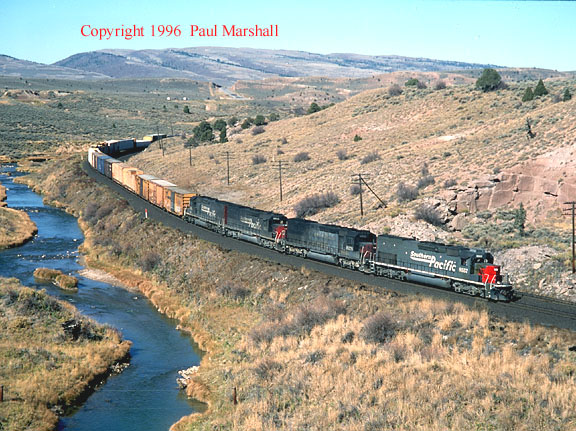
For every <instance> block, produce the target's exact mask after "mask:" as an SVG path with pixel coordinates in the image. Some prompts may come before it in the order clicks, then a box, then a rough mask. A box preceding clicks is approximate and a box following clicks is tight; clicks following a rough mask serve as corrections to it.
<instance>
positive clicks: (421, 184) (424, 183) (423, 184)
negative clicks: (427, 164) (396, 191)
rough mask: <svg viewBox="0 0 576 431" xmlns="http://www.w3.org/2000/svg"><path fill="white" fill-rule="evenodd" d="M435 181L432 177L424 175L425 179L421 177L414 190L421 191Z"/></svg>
mask: <svg viewBox="0 0 576 431" xmlns="http://www.w3.org/2000/svg"><path fill="white" fill-rule="evenodd" d="M435 182H436V180H435V179H434V177H433V176H432V175H426V176H425V177H421V178H420V179H419V180H418V183H417V184H416V188H418V189H423V188H425V187H428V186H429V185H430V184H434V183H435Z"/></svg>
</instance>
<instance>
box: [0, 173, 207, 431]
mask: <svg viewBox="0 0 576 431" xmlns="http://www.w3.org/2000/svg"><path fill="white" fill-rule="evenodd" d="M19 175H20V174H19V173H18V172H17V171H16V167H15V166H12V165H4V166H0V183H2V185H4V186H6V188H7V203H8V207H10V208H15V209H21V210H24V211H26V212H27V213H28V214H29V216H30V218H31V219H32V220H33V221H34V222H35V223H36V225H37V226H38V235H37V236H36V237H35V238H34V239H33V240H32V241H30V242H28V243H26V244H24V245H22V246H20V247H16V248H13V249H8V250H3V251H0V276H2V277H16V278H18V279H20V280H21V282H22V283H23V284H24V285H26V286H30V287H36V288H40V289H46V291H47V292H48V293H49V294H51V295H54V296H56V297H59V298H60V299H63V300H66V301H68V302H70V303H72V304H74V306H75V307H76V308H77V309H78V310H79V311H80V312H81V313H82V314H84V315H87V316H89V317H91V318H92V319H94V320H96V321H98V322H100V323H105V324H108V325H111V326H113V327H115V328H117V329H119V330H120V331H121V332H122V334H123V336H124V338H125V339H128V340H130V341H132V342H133V345H132V348H131V350H130V354H131V361H130V366H129V367H128V368H127V369H126V370H124V371H123V372H122V373H121V374H119V375H115V376H111V377H110V378H109V379H108V380H107V381H106V383H105V384H104V385H102V386H101V387H99V388H98V389H97V390H96V391H95V392H94V393H93V394H92V395H91V396H90V397H89V398H88V400H87V401H86V402H85V403H84V404H83V405H82V406H81V407H79V408H78V409H77V410H76V411H75V412H73V413H72V414H70V415H69V416H66V417H62V418H61V420H60V423H59V424H58V430H78V431H99V430H102V431H114V430H122V431H130V430H134V431H135V430H147V431H155V430H167V429H168V428H169V427H170V425H172V424H173V423H175V422H176V421H178V419H179V418H181V417H182V416H186V415H189V414H192V413H193V412H195V411H202V410H204V408H205V406H204V405H203V404H202V403H198V402H194V401H191V400H188V399H187V398H186V396H185V395H184V394H182V393H181V392H180V391H179V390H178V387H177V384H176V378H177V371H178V370H181V369H185V368H188V367H191V366H193V365H198V364H199V362H200V351H199V349H198V347H197V346H196V345H195V344H194V343H193V341H192V340H191V339H190V338H189V337H188V336H185V335H182V334H181V333H180V332H179V331H177V330H176V322H175V321H173V320H171V319H168V318H166V317H164V316H163V315H161V314H160V313H158V312H157V311H156V309H155V308H154V307H153V306H152V304H151V303H150V302H149V301H148V300H147V299H146V298H145V297H144V296H143V295H142V294H140V293H139V292H138V293H136V292H134V291H129V290H126V289H124V288H122V287H119V286H115V285H112V284H107V283H103V282H100V281H95V280H92V279H89V278H85V277H82V276H80V275H79V274H78V272H79V271H81V270H82V269H83V267H82V266H81V265H80V264H79V262H78V258H79V255H78V246H79V245H80V244H81V243H82V241H83V235H82V231H81V230H80V228H79V226H78V223H77V221H76V219H75V218H74V217H73V216H71V215H69V214H67V213H65V212H64V211H62V210H59V209H57V208H53V207H50V206H46V205H44V204H43V203H42V198H41V197H40V196H39V195H37V194H36V193H34V192H33V191H31V190H30V189H29V188H28V187H27V186H25V185H22V184H17V183H14V182H13V181H12V179H13V178H14V177H17V176H19ZM38 267H46V268H53V269H58V270H60V271H62V272H64V273H65V274H71V275H74V276H76V277H78V281H79V284H78V287H79V289H78V292H77V293H68V292H64V291H62V290H60V289H58V288H57V287H55V286H53V285H51V284H41V283H37V282H36V281H35V280H34V277H33V272H34V270H35V269H36V268H38ZM46 384H49V382H46Z"/></svg>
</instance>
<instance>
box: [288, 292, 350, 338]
mask: <svg viewBox="0 0 576 431" xmlns="http://www.w3.org/2000/svg"><path fill="white" fill-rule="evenodd" d="M344 313H346V306H345V305H344V303H343V302H341V301H337V300H334V299H328V298H326V297H319V298H317V299H316V300H315V301H314V302H312V303H311V304H302V305H300V306H299V307H298V308H297V309H296V311H295V312H294V314H293V316H292V327H293V331H295V332H296V333H303V332H304V333H310V331H311V330H312V328H314V327H315V326H318V325H323V324H324V323H326V322H327V321H328V320H330V319H334V318H336V317H337V316H338V315H340V314H344Z"/></svg>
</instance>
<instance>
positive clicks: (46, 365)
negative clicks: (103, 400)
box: [0, 278, 130, 431]
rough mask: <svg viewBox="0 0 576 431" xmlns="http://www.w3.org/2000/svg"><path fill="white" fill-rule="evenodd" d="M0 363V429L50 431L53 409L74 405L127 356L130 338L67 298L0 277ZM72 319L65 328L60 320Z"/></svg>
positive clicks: (54, 413) (53, 414) (54, 414)
mask: <svg viewBox="0 0 576 431" xmlns="http://www.w3.org/2000/svg"><path fill="white" fill-rule="evenodd" d="M0 305H1V309H2V313H0V333H2V337H1V340H0V363H2V364H3V366H2V370H1V373H0V375H1V382H0V383H1V384H2V385H3V386H4V402H2V403H0V425H1V429H5V430H12V431H18V430H30V429H33V430H38V431H44V430H45V431H51V430H53V429H54V428H55V427H56V424H57V422H58V415H57V413H59V412H64V411H66V410H68V409H70V408H72V407H75V406H77V405H79V404H80V403H81V402H82V401H84V400H85V399H86V397H87V396H88V395H89V394H90V393H91V392H92V391H93V390H94V388H95V387H96V386H97V385H98V384H100V383H101V382H102V381H103V380H105V379H106V378H107V377H108V376H109V375H110V374H112V373H114V371H115V370H118V369H119V367H120V368H121V366H120V365H119V364H123V363H126V362H127V361H128V360H129V350H130V342H128V341H123V340H122V337H121V335H120V333H119V332H118V331H116V330H114V329H112V328H110V327H107V326H104V325H100V324H97V323H96V322H94V321H93V320H91V319H89V318H87V317H85V316H82V315H80V314H79V313H78V311H77V310H76V309H75V308H74V307H73V306H72V305H70V304H69V303H67V302H65V301H61V300H57V299H55V298H53V297H51V296H49V295H47V294H46V293H45V292H42V291H36V290H33V289H30V288H27V287H24V286H22V285H21V284H20V283H19V282H18V280H16V279H6V278H0ZM65 321H68V322H74V327H75V328H76V329H77V330H75V331H73V332H67V331H66V330H64V329H63V327H62V322H65Z"/></svg>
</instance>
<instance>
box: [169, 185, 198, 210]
mask: <svg viewBox="0 0 576 431" xmlns="http://www.w3.org/2000/svg"><path fill="white" fill-rule="evenodd" d="M194 196H196V193H192V192H191V191H190V190H186V189H182V188H180V187H167V188H166V189H165V190H164V208H165V209H166V211H169V212H171V213H173V214H176V215H179V216H183V215H184V209H185V208H186V207H189V206H190V199H191V198H193V197H194Z"/></svg>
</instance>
